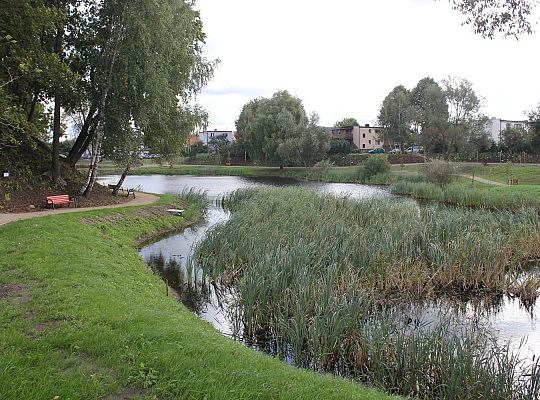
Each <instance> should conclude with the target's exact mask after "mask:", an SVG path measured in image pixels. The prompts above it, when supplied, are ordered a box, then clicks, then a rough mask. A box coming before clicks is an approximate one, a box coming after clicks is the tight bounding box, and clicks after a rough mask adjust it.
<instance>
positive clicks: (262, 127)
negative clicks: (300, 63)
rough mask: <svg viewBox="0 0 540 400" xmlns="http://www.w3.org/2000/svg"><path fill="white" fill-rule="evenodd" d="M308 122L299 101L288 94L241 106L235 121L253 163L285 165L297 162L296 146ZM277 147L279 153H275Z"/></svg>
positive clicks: (275, 94)
mask: <svg viewBox="0 0 540 400" xmlns="http://www.w3.org/2000/svg"><path fill="white" fill-rule="evenodd" d="M307 123H308V119H307V116H306V112H305V110H304V106H303V105H302V101H301V100H300V99H299V98H298V97H294V96H291V95H290V94H289V93H288V92H287V91H280V92H276V93H274V95H273V96H272V97H271V98H270V99H268V98H260V99H255V100H252V101H250V102H249V103H247V104H246V105H244V107H243V108H242V112H241V113H240V116H239V117H238V120H237V121H236V129H237V131H238V136H239V140H240V141H241V142H242V143H243V144H244V147H245V149H246V151H247V153H248V155H249V158H250V159H251V160H253V161H264V162H275V163H279V164H284V163H287V162H290V161H291V160H293V159H294V160H296V159H298V158H299V157H297V156H296V154H295V153H297V152H296V151H295V148H296V144H295V143H288V144H286V145H283V144H284V143H285V142H287V141H290V140H295V139H299V138H300V137H301V136H302V133H303V131H304V130H305V128H306V126H307ZM280 145H283V146H284V147H285V148H283V146H282V150H281V151H278V148H279V146H280Z"/></svg>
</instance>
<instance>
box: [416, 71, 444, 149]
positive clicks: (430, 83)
mask: <svg viewBox="0 0 540 400" xmlns="http://www.w3.org/2000/svg"><path fill="white" fill-rule="evenodd" d="M411 104H412V119H413V125H414V127H415V131H416V133H417V134H419V140H420V142H421V143H422V144H423V145H424V147H425V148H426V150H427V151H428V152H432V151H435V149H436V148H437V147H439V143H438V138H439V137H440V135H441V132H443V131H444V130H446V129H447V124H448V104H447V103H446V97H445V95H444V92H443V90H442V88H441V87H440V86H439V84H438V83H437V82H435V80H433V79H432V78H429V77H427V78H424V79H421V80H420V81H419V82H418V84H417V85H416V87H415V88H414V89H413V90H412V91H411Z"/></svg>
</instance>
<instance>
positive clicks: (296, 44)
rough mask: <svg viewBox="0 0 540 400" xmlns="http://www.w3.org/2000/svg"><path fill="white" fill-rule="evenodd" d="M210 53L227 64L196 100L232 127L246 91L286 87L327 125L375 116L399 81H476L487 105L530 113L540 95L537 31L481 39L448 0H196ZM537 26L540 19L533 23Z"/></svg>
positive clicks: (515, 114)
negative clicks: (449, 79) (517, 36)
mask: <svg viewBox="0 0 540 400" xmlns="http://www.w3.org/2000/svg"><path fill="white" fill-rule="evenodd" d="M197 8H199V9H200V11H201V16H202V20H203V24H204V31H205V32H206V34H207V44H206V51H205V53H206V56H207V57H208V58H210V59H215V58H219V59H220V60H221V64H220V65H219V67H218V68H217V70H216V73H215V76H214V78H213V80H212V81H211V82H210V83H209V85H208V86H207V87H206V89H204V90H203V93H202V94H201V95H199V97H198V99H197V101H198V103H199V104H201V105H202V106H203V107H204V108H206V109H207V110H208V112H209V114H210V123H211V124H212V126H214V127H217V128H218V129H234V122H235V120H236V119H237V118H238V115H239V113H240V111H241V109H242V106H243V105H244V104H245V103H247V102H248V101H249V100H251V99H253V98H256V97H261V96H263V97H270V96H271V95H272V94H273V93H274V92H276V91H277V90H288V91H289V92H290V93H292V94H294V95H296V96H298V97H299V98H300V99H302V101H303V104H304V107H305V108H306V111H307V112H308V113H310V112H312V111H316V112H317V113H318V114H319V116H320V118H321V121H320V122H321V125H327V126H331V125H333V124H334V123H335V122H336V121H338V120H340V119H342V118H344V117H355V118H356V119H357V120H358V121H359V122H360V123H361V124H364V123H371V124H374V123H375V122H376V119H377V115H378V110H379V107H380V105H381V103H382V101H383V99H384V98H385V97H386V95H387V94H388V93H389V92H390V91H391V90H392V89H393V88H394V87H395V86H396V85H400V84H402V85H404V86H406V87H407V88H409V89H411V88H413V87H414V86H415V85H416V83H417V82H418V81H419V80H420V79H421V78H423V77H426V76H431V77H432V78H434V79H435V80H437V81H439V82H440V81H441V80H442V79H443V78H444V77H446V76H449V75H450V76H455V77H462V78H465V79H467V80H469V81H471V82H472V84H473V87H474V89H475V91H476V93H477V94H479V95H481V96H483V97H484V98H485V106H484V113H485V114H486V115H488V116H490V117H491V116H496V117H499V118H504V119H524V118H525V114H524V112H525V111H527V110H530V109H532V108H533V107H535V106H536V105H537V104H538V103H539V102H540V67H539V61H540V34H538V33H536V34H534V35H531V36H525V37H523V38H521V39H520V40H519V41H516V40H515V39H513V38H506V39H503V38H497V39H494V40H488V39H482V38H481V37H479V36H476V35H474V34H473V33H472V30H471V28H470V27H467V26H462V25H461V21H462V16H461V15H460V14H459V13H457V12H456V11H453V10H452V9H451V7H450V5H449V2H448V1H447V0H439V1H435V0H373V1H366V0H334V1H328V0H324V1H323V0H271V1H268V0H198V1H197ZM536 30H537V31H539V30H540V27H539V26H536Z"/></svg>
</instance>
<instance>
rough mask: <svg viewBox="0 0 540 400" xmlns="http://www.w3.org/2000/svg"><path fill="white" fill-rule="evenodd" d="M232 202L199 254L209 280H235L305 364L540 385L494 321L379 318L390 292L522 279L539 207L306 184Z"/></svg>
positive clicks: (288, 352)
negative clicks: (478, 326) (317, 189)
mask: <svg viewBox="0 0 540 400" xmlns="http://www.w3.org/2000/svg"><path fill="white" fill-rule="evenodd" d="M227 204H228V207H229V208H230V209H231V211H232V216H231V219H230V220H229V221H228V222H227V223H225V224H224V225H221V226H218V227H216V228H215V229H214V230H213V231H212V232H211V233H210V234H208V235H207V237H206V239H205V240H204V241H203V242H202V244H201V245H200V247H199V248H198V249H197V258H198V260H199V262H200V264H201V268H202V269H203V272H204V274H206V275H207V276H209V278H210V279H212V280H214V281H217V280H219V278H220V277H223V276H225V277H226V280H229V281H230V280H232V281H234V282H236V288H237V291H238V299H237V301H238V306H239V309H240V310H239V312H238V315H239V316H241V320H242V324H243V326H244V330H245V332H244V333H245V335H246V336H247V337H248V338H254V339H256V338H258V337H259V336H262V337H266V339H267V340H269V343H271V347H272V349H273V351H276V352H277V353H278V354H280V355H281V356H282V357H289V358H292V359H293V360H294V362H295V363H296V364H298V365H302V366H308V367H311V368H314V369H320V370H326V371H328V370H329V371H340V372H341V373H344V374H346V375H351V376H354V377H356V378H358V379H360V380H363V381H366V382H369V383H371V384H376V385H378V386H380V387H384V388H385V389H386V390H390V391H392V392H393V393H400V394H404V395H411V396H420V397H422V398H452V399H462V398H497V399H498V398H500V399H506V398H511V397H513V396H516V398H519V396H521V395H523V396H524V397H523V398H527V397H526V396H528V394H527V393H532V392H531V391H532V390H537V389H531V387H530V386H527V385H521V383H520V382H521V381H520V379H521V378H523V377H522V376H520V374H519V373H515V372H516V368H517V366H518V364H519V363H518V361H517V360H516V359H515V357H514V356H512V354H510V353H509V352H508V349H506V348H504V347H498V346H496V345H495V344H494V341H493V339H492V337H491V336H489V334H488V333H487V332H477V333H475V334H464V333H463V332H461V331H459V330H456V329H454V328H455V327H451V326H450V325H449V324H446V323H441V324H440V325H438V326H435V327H433V328H432V329H428V330H426V329H417V330H414V329H413V330H411V329H410V328H409V327H408V326H407V323H406V322H404V318H403V316H400V315H384V313H383V314H382V315H383V316H380V315H381V309H384V308H385V307H384V304H388V303H392V301H395V302H399V301H404V300H405V299H409V300H412V299H415V298H416V299H418V298H423V299H424V298H426V297H430V296H435V295H437V293H441V292H448V291H452V292H461V293H464V292H469V293H470V292H471V291H478V292H484V291H493V292H499V293H503V292H505V291H508V290H510V289H511V288H512V287H513V284H514V280H513V279H512V274H513V273H514V272H518V271H519V270H520V267H521V263H522V261H524V260H526V259H528V258H529V257H532V256H536V255H538V254H540V242H539V239H540V227H539V224H538V216H537V213H536V211H534V210H522V211H520V212H518V213H510V212H488V211H482V210H467V209H446V208H437V207H422V208H418V207H417V206H416V205H414V204H411V203H405V202H400V201H388V200H386V201H382V200H370V201H363V202H356V201H352V200H349V199H343V198H336V197H333V196H330V195H325V196H319V195H317V194H315V193H313V192H310V191H307V190H302V189H279V190H274V189H250V190H241V191H238V192H236V193H234V194H233V195H232V196H231V197H230V198H229V200H228V201H227ZM535 284H536V287H538V282H537V281H536V282H535ZM374 310H377V311H375V312H374ZM486 335H487V336H486ZM488 344H489V346H488ZM534 395H538V391H537V392H536V394H534V393H533V394H532V395H531V397H529V398H534V397H533V396H534Z"/></svg>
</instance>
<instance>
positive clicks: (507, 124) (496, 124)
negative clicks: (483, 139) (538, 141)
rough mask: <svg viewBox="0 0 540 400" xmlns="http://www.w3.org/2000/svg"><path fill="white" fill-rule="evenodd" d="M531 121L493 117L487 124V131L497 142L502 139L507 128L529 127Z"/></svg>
mask: <svg viewBox="0 0 540 400" xmlns="http://www.w3.org/2000/svg"><path fill="white" fill-rule="evenodd" d="M528 123H529V121H527V120H507V119H500V118H495V117H493V118H491V119H490V120H489V121H488V123H487V126H486V130H487V133H488V135H489V137H490V138H491V139H493V140H494V141H495V143H499V141H500V140H501V132H502V131H504V130H505V129H507V128H515V129H527V126H528Z"/></svg>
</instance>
